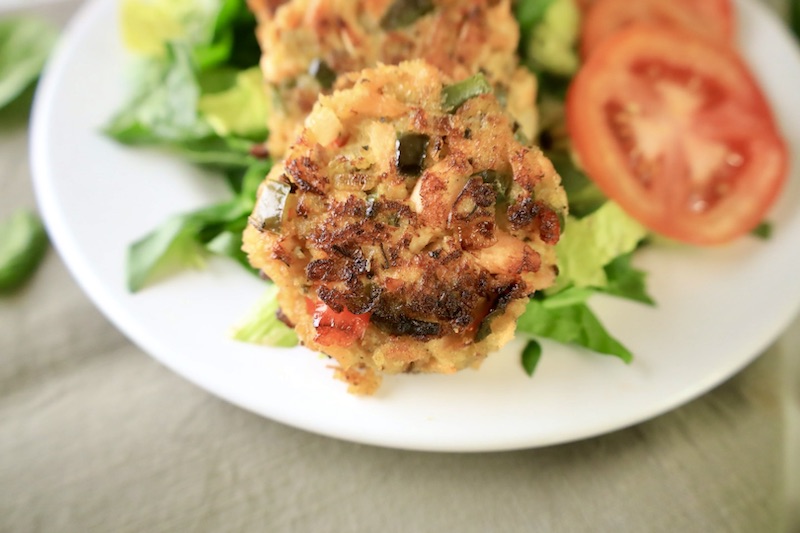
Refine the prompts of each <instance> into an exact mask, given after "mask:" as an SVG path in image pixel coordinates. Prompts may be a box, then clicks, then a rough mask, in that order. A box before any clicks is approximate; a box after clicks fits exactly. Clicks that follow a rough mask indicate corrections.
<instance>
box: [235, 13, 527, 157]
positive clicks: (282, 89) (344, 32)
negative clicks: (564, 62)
mask: <svg viewBox="0 0 800 533" xmlns="http://www.w3.org/2000/svg"><path fill="white" fill-rule="evenodd" d="M250 5H251V8H252V9H253V10H254V11H255V12H256V13H257V14H258V18H259V28H258V36H259V41H260V43H261V47H262V50H263V56H262V61H261V66H262V70H263V72H264V78H265V80H266V82H267V87H268V89H267V90H268V91H269V105H270V112H269V115H268V117H269V118H268V126H269V130H270V137H269V140H268V146H267V147H268V149H269V151H270V153H271V154H272V155H273V156H276V157H280V156H282V155H283V153H284V151H285V150H286V148H287V147H288V146H289V144H290V143H292V142H293V141H294V140H295V139H296V137H297V134H298V133H299V131H300V129H301V128H302V123H303V120H304V119H305V117H306V116H307V115H308V113H309V112H310V111H311V108H312V106H313V105H314V103H315V102H316V101H317V96H318V95H319V94H320V93H322V94H330V92H331V91H332V90H333V88H334V85H335V80H336V79H337V77H338V76H339V75H341V74H345V73H348V72H358V71H360V70H362V69H364V68H372V67H375V66H377V65H379V64H397V63H400V62H401V61H405V60H412V59H424V60H426V61H427V62H428V63H430V64H432V65H434V66H435V67H437V68H439V69H440V70H442V71H443V72H444V73H445V74H446V75H448V76H449V77H451V78H453V79H456V80H459V79H463V78H466V77H469V76H471V75H473V74H475V73H478V72H482V73H484V74H485V75H486V77H487V78H488V80H489V81H490V83H492V85H493V86H494V87H495V92H496V94H497V95H498V98H499V99H501V100H502V101H503V103H504V106H505V107H506V109H507V111H508V112H509V113H510V115H511V116H512V118H513V120H514V121H516V123H517V127H518V128H519V129H520V133H521V134H523V135H525V136H526V138H528V139H533V137H534V135H535V133H536V121H537V116H536V108H535V105H534V102H535V99H536V80H535V78H534V76H533V75H532V74H531V73H530V72H528V71H527V69H524V68H521V67H519V65H518V59H517V56H516V50H517V44H518V41H519V28H518V25H517V22H516V20H515V19H514V16H513V13H512V11H511V2H510V0H289V1H283V0H250Z"/></svg>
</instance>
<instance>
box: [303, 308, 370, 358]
mask: <svg viewBox="0 0 800 533" xmlns="http://www.w3.org/2000/svg"><path fill="white" fill-rule="evenodd" d="M306 309H307V310H308V312H309V313H311V315H312V316H313V320H314V328H315V329H316V330H317V335H316V337H315V338H314V340H315V341H317V342H318V343H320V344H321V345H323V346H344V347H347V346H352V344H353V343H354V342H356V341H358V340H360V339H361V338H362V337H363V336H364V332H365V331H366V330H367V326H368V325H369V318H370V315H369V313H367V314H363V315H354V314H353V313H351V312H350V311H348V310H347V308H344V309H342V311H341V312H336V311H334V310H333V309H331V308H330V307H329V306H328V305H327V304H325V303H324V302H316V303H314V301H313V300H311V299H309V298H306Z"/></svg>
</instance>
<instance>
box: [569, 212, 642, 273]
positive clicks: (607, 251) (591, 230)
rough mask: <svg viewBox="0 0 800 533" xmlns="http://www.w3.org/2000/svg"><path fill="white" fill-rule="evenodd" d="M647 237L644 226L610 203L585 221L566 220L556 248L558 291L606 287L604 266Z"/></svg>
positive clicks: (625, 253)
mask: <svg viewBox="0 0 800 533" xmlns="http://www.w3.org/2000/svg"><path fill="white" fill-rule="evenodd" d="M647 234H648V232H647V229H646V228H645V227H644V226H642V225H641V224H640V223H639V222H637V221H636V220H634V219H633V218H631V216H630V215H628V214H627V213H625V211H624V210H623V209H622V208H621V207H619V205H617V204H616V203H614V202H611V201H609V202H606V203H605V204H603V206H602V207H600V208H599V209H597V210H596V211H595V212H594V213H592V214H591V215H588V216H586V217H584V218H581V219H576V218H573V217H567V224H566V230H565V231H564V235H563V236H562V237H561V240H560V241H559V243H558V245H557V247H556V250H557V252H558V268H559V279H558V284H557V288H558V289H561V288H564V287H565V286H567V285H571V286H574V287H605V286H606V285H607V284H608V281H609V280H608V275H607V273H606V270H605V267H606V265H608V264H609V263H611V262H612V261H613V260H614V259H616V258H617V257H619V256H621V255H627V254H629V253H631V252H632V251H633V250H635V249H636V248H637V246H638V245H639V243H640V242H641V241H642V240H643V239H644V238H645V237H647Z"/></svg>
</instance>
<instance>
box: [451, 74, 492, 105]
mask: <svg viewBox="0 0 800 533" xmlns="http://www.w3.org/2000/svg"><path fill="white" fill-rule="evenodd" d="M491 92H492V86H491V85H489V82H488V81H487V80H486V77H485V76H484V75H483V74H476V75H474V76H472V77H471V78H467V79H465V80H462V81H460V82H458V83H454V84H452V85H447V86H446V87H444V88H443V89H442V109H444V111H445V112H446V113H453V112H455V111H456V110H457V109H458V108H459V107H461V106H462V105H463V104H464V102H466V101H467V100H469V99H470V98H475V97H476V96H480V95H482V94H489V93H491Z"/></svg>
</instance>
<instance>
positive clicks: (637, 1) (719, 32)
mask: <svg viewBox="0 0 800 533" xmlns="http://www.w3.org/2000/svg"><path fill="white" fill-rule="evenodd" d="M585 13H586V16H585V17H584V22H583V26H582V29H581V55H582V56H583V57H584V59H585V58H587V57H589V54H590V53H591V52H592V50H594V49H595V48H596V47H597V45H598V44H599V43H601V42H602V41H604V40H605V39H607V38H608V37H610V36H612V35H614V34H615V33H616V32H618V31H619V30H620V29H622V28H624V27H626V26H629V25H631V24H634V23H650V24H660V25H664V26H670V27H676V28H683V29H685V30H688V31H692V32H695V33H697V34H698V35H702V36H705V37H707V38H712V39H719V40H720V41H724V42H727V43H730V42H731V41H732V40H733V35H734V15H733V7H732V6H731V2H730V0H597V1H595V2H592V4H591V5H590V6H589V9H588V10H587V11H585Z"/></svg>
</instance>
